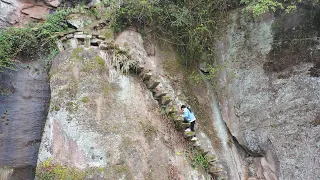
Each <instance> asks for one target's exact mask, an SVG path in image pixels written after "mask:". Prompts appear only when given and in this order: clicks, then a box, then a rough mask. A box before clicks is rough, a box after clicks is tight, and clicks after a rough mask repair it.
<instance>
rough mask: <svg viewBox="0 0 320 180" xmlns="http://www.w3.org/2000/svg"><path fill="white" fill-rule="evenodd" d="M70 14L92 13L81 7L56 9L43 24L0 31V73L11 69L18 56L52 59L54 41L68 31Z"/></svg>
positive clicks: (54, 52)
mask: <svg viewBox="0 0 320 180" xmlns="http://www.w3.org/2000/svg"><path fill="white" fill-rule="evenodd" d="M71 13H92V12H91V11H89V10H86V9H85V8H84V7H81V6H78V7H76V8H71V9H58V10H57V11H56V12H55V13H54V14H51V15H48V16H47V18H46V19H45V21H44V22H39V23H29V24H27V25H26V26H25V27H22V28H17V27H9V28H6V29H2V30H0V72H1V71H3V70H4V69H7V68H10V69H13V65H14V61H13V60H15V59H16V60H18V59H19V57H20V56H23V57H25V56H27V57H29V59H30V60H33V59H34V58H36V57H37V56H40V55H42V56H43V55H44V56H46V57H47V58H50V59H51V58H53V57H54V56H55V55H56V54H57V53H58V50H57V47H56V44H55V41H56V40H57V38H58V35H59V33H61V32H65V31H68V30H69V28H68V24H67V21H66V17H67V16H68V15H69V14H71Z"/></svg>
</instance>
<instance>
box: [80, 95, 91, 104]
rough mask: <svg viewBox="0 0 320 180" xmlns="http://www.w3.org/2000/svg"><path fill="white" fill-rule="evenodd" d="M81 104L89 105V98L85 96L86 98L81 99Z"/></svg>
mask: <svg viewBox="0 0 320 180" xmlns="http://www.w3.org/2000/svg"><path fill="white" fill-rule="evenodd" d="M81 102H83V103H87V102H89V98H88V97H87V96H85V97H83V98H82V99H81Z"/></svg>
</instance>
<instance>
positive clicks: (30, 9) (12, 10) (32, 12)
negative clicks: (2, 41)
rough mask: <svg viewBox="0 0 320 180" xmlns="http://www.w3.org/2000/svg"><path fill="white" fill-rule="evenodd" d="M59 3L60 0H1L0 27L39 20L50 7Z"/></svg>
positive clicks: (20, 24) (46, 13)
mask: <svg viewBox="0 0 320 180" xmlns="http://www.w3.org/2000/svg"><path fill="white" fill-rule="evenodd" d="M51 4H52V5H51ZM59 4H60V1H57V0H55V1H50V2H48V3H46V2H43V1H32V0H26V1H22V0H1V1H0V28H2V27H6V26H10V25H18V26H22V25H24V24H26V23H27V22H29V21H30V20H40V19H42V18H44V17H45V16H46V15H48V14H49V11H50V9H52V8H54V7H57V6H58V5H59Z"/></svg>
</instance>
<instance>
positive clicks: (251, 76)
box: [217, 9, 320, 180]
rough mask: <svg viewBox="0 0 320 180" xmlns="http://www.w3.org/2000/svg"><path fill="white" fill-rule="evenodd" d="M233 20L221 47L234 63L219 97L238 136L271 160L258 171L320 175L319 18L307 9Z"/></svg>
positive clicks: (223, 61)
mask: <svg viewBox="0 0 320 180" xmlns="http://www.w3.org/2000/svg"><path fill="white" fill-rule="evenodd" d="M229 22H230V23H229V24H228V26H227V28H226V31H225V32H226V33H225V34H224V38H221V40H220V41H219V43H217V52H218V58H219V62H220V63H221V64H226V66H227V67H226V68H225V69H224V70H223V72H221V74H220V76H219V89H218V94H219V101H220V106H221V109H222V113H223V119H224V120H225V122H226V123H227V126H228V128H229V129H230V131H231V133H232V135H234V136H235V137H236V138H237V139H238V141H239V143H240V144H242V145H244V146H245V147H246V148H247V150H248V151H251V152H252V153H257V154H260V155H262V156H264V160H262V159H261V160H258V162H257V164H258V167H259V166H260V170H259V169H256V170H252V171H251V172H250V173H251V174H258V176H260V177H261V178H266V179H273V178H272V177H271V176H268V174H270V173H274V174H275V175H276V176H277V177H278V179H310V180H311V179H317V178H319V176H320V174H319V173H320V169H319V167H320V161H319V156H320V151H319V146H320V144H319V143H320V141H319V140H320V136H319V130H320V129H319V128H320V126H319V125H320V124H319V116H320V114H319V112H320V109H319V107H320V106H319V104H320V78H319V62H320V61H319V48H318V47H319V41H318V34H319V29H318V26H319V25H318V24H319V23H318V22H319V13H318V12H317V11H315V10H312V9H300V10H298V11H296V12H294V13H292V14H290V15H286V14H277V15H264V16H263V17H260V18H258V19H253V18H248V16H244V15H243V14H241V12H240V11H235V12H233V13H231V15H230V20H229ZM259 164H260V165H259ZM259 174H260V175H259Z"/></svg>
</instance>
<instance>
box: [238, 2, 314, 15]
mask: <svg viewBox="0 0 320 180" xmlns="http://www.w3.org/2000/svg"><path fill="white" fill-rule="evenodd" d="M241 3H243V4H246V5H248V6H247V7H246V8H245V9H244V10H245V11H247V12H251V13H253V15H254V16H259V15H261V14H263V13H266V12H276V11H277V10H279V9H280V10H284V11H285V12H286V13H290V12H291V11H293V10H296V9H297V6H298V5H301V4H312V5H313V6H317V5H318V3H319V0H284V1H282V0H241Z"/></svg>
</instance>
